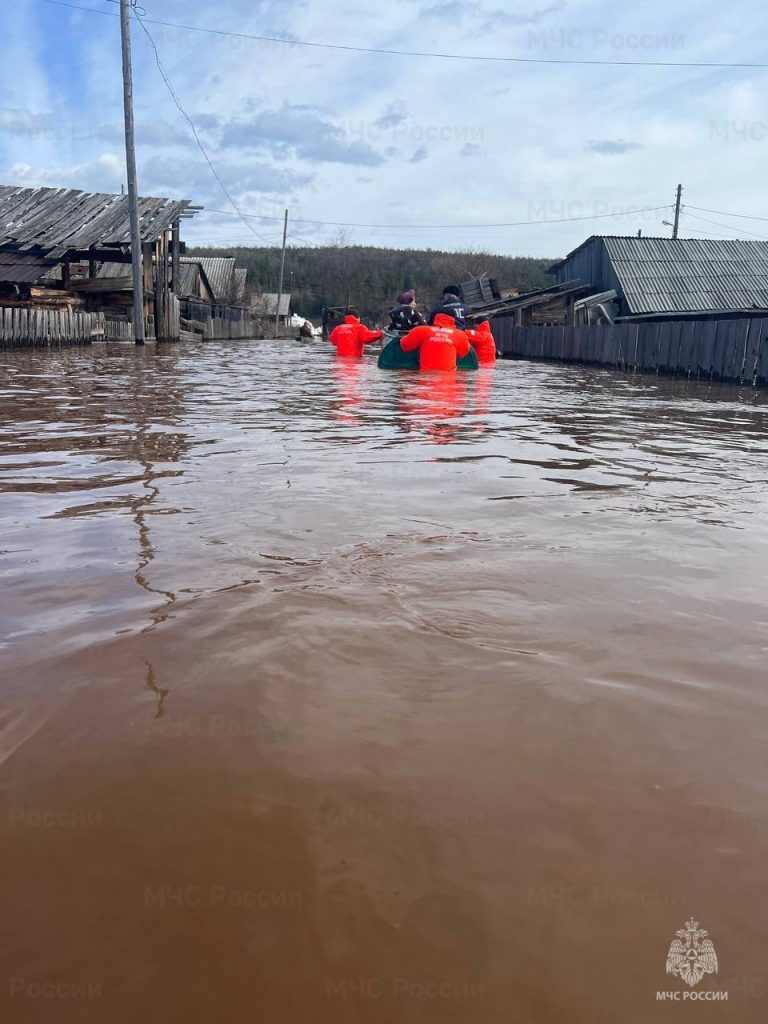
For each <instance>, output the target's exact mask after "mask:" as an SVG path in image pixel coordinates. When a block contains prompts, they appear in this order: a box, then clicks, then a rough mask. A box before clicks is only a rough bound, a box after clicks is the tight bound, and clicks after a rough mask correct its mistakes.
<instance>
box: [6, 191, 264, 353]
mask: <svg viewBox="0 0 768 1024" xmlns="http://www.w3.org/2000/svg"><path fill="white" fill-rule="evenodd" d="M199 209H200V207H194V206H192V204H191V202H190V201H189V200H187V199H181V200H174V199H165V198H160V197H144V198H141V199H140V200H139V231H140V235H141V243H142V244H141V249H142V253H141V255H142V265H143V278H144V314H145V320H146V326H147V335H148V337H149V338H155V339H156V340H157V341H178V340H179V339H180V338H181V337H189V338H193V337H225V338H226V337H247V336H249V335H250V334H251V333H252V330H253V326H252V318H251V317H250V314H249V313H248V312H247V311H246V310H245V309H244V308H243V301H242V295H243V293H244V291H245V272H244V271H242V270H238V269H237V268H236V267H235V261H234V259H229V258H228V259H214V258H205V257H186V256H184V255H182V248H183V245H182V242H181V238H180V227H181V221H182V220H184V219H186V218H188V217H192V216H194V214H195V212H196V211H197V210H199ZM130 264H131V246H130V225H129V220H128V200H127V197H126V196H124V195H118V194H114V193H92V192H83V191H79V190H77V189H64V188H23V187H18V186H13V185H2V186H0V343H2V344H5V345H27V344H32V345H34V344H50V343H58V344H67V343H69V344H83V343H88V342H89V341H91V340H94V339H97V338H125V339H130V338H131V337H132V327H131V305H132V291H133V284H132V279H131V266H130Z"/></svg>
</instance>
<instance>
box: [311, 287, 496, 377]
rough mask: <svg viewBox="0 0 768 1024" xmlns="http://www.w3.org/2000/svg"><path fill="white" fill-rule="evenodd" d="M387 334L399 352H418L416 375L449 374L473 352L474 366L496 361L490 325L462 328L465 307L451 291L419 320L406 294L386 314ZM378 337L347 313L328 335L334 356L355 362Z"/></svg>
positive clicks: (413, 294)
mask: <svg viewBox="0 0 768 1024" xmlns="http://www.w3.org/2000/svg"><path fill="white" fill-rule="evenodd" d="M388 315H389V324H388V327H387V331H388V333H389V334H390V335H394V336H397V337H399V339H400V347H401V349H402V350H403V352H418V358H419V369H421V370H455V369H456V364H457V361H458V360H459V359H460V358H462V356H466V355H467V354H468V353H469V351H470V347H471V348H473V349H474V351H475V353H476V355H477V359H478V362H479V363H492V362H494V361H495V359H496V342H495V340H494V337H493V334H492V333H491V325H490V324H489V322H488V321H487V320H483V321H482V322H481V323H480V324H478V325H477V327H476V328H473V329H470V328H467V307H466V306H465V305H464V303H463V302H462V301H461V292H460V290H459V289H458V288H457V287H456V286H455V285H448V286H447V287H446V288H445V289H443V297H442V299H441V301H440V302H438V303H437V305H436V306H435V307H434V308H433V309H432V310H431V312H430V313H429V315H428V317H425V316H424V315H423V314H422V313H421V312H420V311H419V309H418V307H417V305H416V292H415V291H414V290H413V289H412V288H409V289H408V290H407V291H404V292H403V293H402V294H401V295H398V297H397V304H396V305H395V306H393V308H392V309H390V310H389V313H388ZM383 337H384V331H372V330H369V329H368V328H367V327H366V326H365V324H363V323H361V322H360V317H359V316H358V314H357V311H356V310H354V309H350V310H348V311H347V315H346V316H345V317H344V322H343V323H341V324H339V325H338V326H337V327H335V328H334V329H333V330H332V331H331V335H330V339H329V340H330V342H331V344H332V345H333V346H334V347H335V348H336V354H337V355H339V356H345V357H348V358H359V357H360V356H362V354H363V352H364V351H365V346H366V345H369V344H371V343H372V342H375V341H380V340H381V339H382V338H383Z"/></svg>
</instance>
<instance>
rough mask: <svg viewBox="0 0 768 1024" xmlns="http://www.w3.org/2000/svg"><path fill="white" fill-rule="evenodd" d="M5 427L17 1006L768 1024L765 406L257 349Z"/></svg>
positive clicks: (99, 381)
mask: <svg viewBox="0 0 768 1024" xmlns="http://www.w3.org/2000/svg"><path fill="white" fill-rule="evenodd" d="M0 409H1V412H2V421H3V429H2V432H1V433H0V470H1V476H0V512H1V514H2V535H1V537H0V549H1V550H0V572H1V573H2V581H1V583H2V589H1V590H0V616H1V620H0V625H1V626H2V638H1V644H2V646H0V668H1V669H2V680H1V681H0V698H1V699H2V706H3V713H2V719H1V722H2V732H1V733H0V737H1V738H0V762H1V763H0V777H1V780H2V789H1V790H0V791H1V792H2V800H3V805H4V806H3V811H2V818H1V819H0V820H1V822H2V831H3V847H4V849H5V852H6V854H7V856H6V858H5V864H6V866H5V867H4V869H3V871H2V875H0V878H1V879H2V887H3V907H4V915H3V918H4V921H3V931H4V933H5V937H6V939H7V942H6V943H5V944H6V946H7V947H8V950H9V956H8V966H7V970H6V972H5V973H6V975H7V976H6V977H5V978H4V979H3V980H2V984H3V1002H4V1004H5V1014H4V1019H7V1020H9V1021H13V1022H14V1024H17V1022H18V1024H22V1022H27V1021H35V1022H37V1021H55V1022H56V1024H66V1022H70V1021H72V1022H77V1024H91V1022H93V1024H96V1022H99V1024H103V1022H104V1021H110V1022H111V1024H122V1022H126V1024H128V1022H130V1024H135V1022H136V1021H147V1024H168V1022H173V1024H175V1022H177V1021H178V1022H185V1024H197V1022H200V1024H213V1022H219V1021H221V1022H225V1021H226V1022H227V1024H229V1022H240V1021H242V1022H248V1024H251V1022H264V1024H294V1022H295V1024H325V1022H329V1024H330V1022H333V1024H359V1022H363V1021H364V1022H366V1024H369V1022H370V1024H377V1022H380V1024H433V1022H434V1024H438V1022H439V1024H452V1022H455V1024H475V1022H477V1024H507V1022H514V1024H528V1022H530V1024H545V1022H546V1024H617V1022H621V1024H634V1022H637V1024H655V1022H657V1021H659V1022H661V1021H668V1020H670V1019H672V1016H674V1017H675V1018H676V1019H677V1018H680V1019H682V1018H681V1017H680V1012H682V1013H683V1014H684V1016H685V1019H689V1018H690V1019H693V1016H692V1015H694V1014H695V1015H698V1014H703V1015H704V1016H706V1018H707V1019H708V1020H718V1021H720V1020H722V1021H739V1022H740V1024H752V1022H755V1024H756V1022H758V1021H760V1022H764V1021H765V1020H766V1018H767V1017H768V968H766V958H765V950H766V940H767V939H768V924H767V923H766V915H765V865H766V863H768V812H767V811H766V807H767V806H768V801H767V797H768V776H767V773H766V741H765V737H766V734H768V687H766V679H767V678H768V676H767V674H766V648H768V624H767V622H766V618H767V616H766V593H767V592H768V585H767V584H766V580H767V579H768V509H767V506H766V485H767V478H768V457H767V456H768V435H767V434H766V427H767V426H768V396H766V394H764V393H755V392H751V391H749V390H747V389H744V390H742V391H737V390H734V389H730V388H720V387H712V388H708V387H706V386H703V385H696V384H694V385H689V384H687V383H684V382H679V381H674V380H664V379H657V378H653V377H630V376H623V375H621V374H615V373H610V372H603V371H600V370H593V369H589V368H584V367H575V368H574V367H561V366H552V365H543V364H529V363H510V362H502V363H499V364H497V365H496V366H495V367H492V368H490V369H485V370H481V371H480V372H479V373H476V374H472V375H459V376H458V377H457V378H456V379H440V380H439V381H437V382H435V381H434V380H430V378H429V377H428V376H427V375H421V376H420V375H419V374H415V373H399V374H398V373H389V374H387V373H384V372H380V371H378V370H377V368H376V366H375V361H374V360H370V357H369V359H367V360H366V361H364V362H360V363H351V364H349V363H347V364H344V363H339V362H334V361H333V360H332V357H331V354H330V351H329V349H328V348H327V347H325V346H321V345H320V344H318V343H315V344H310V345H294V344H292V343H275V342H252V343H251V342H244V343H229V342H228V343H210V344H206V345H197V346H195V345H187V346H176V347H172V348H165V349H161V350H160V351H155V349H154V348H147V349H146V350H144V351H136V350H134V349H133V348H127V347H126V348H108V349H107V348H97V347H94V348H92V349H80V350H69V351H60V352H59V351H54V352H4V353H0ZM691 918H693V919H695V920H696V921H698V922H699V923H700V926H701V928H703V929H706V930H707V931H708V933H709V938H710V939H711V941H712V942H713V944H714V949H715V950H716V955H717V958H718V973H717V974H706V975H704V977H703V978H702V979H701V980H700V981H696V982H695V984H694V985H690V984H688V983H686V982H685V981H683V980H682V979H681V978H680V977H678V976H676V975H674V974H668V973H667V971H666V962H667V952H668V950H669V947H670V943H671V942H672V941H673V940H674V939H675V933H676V932H677V931H678V930H679V929H683V930H684V929H685V926H686V922H687V921H688V920H689V919H691ZM686 941H687V940H686ZM676 992H677V993H680V994H681V995H680V996H679V998H680V999H682V997H683V996H685V997H686V1000H687V1001H693V999H692V995H696V994H698V995H699V996H700V999H701V1000H704V999H705V998H706V999H707V1000H710V1001H713V1002H714V1001H717V1000H720V1002H721V1003H722V1002H723V1000H722V993H723V992H727V993H728V998H727V1003H725V1004H724V1005H719V1006H715V1005H712V1006H711V1007H710V1009H709V1010H703V1009H701V1008H699V1009H697V1010H696V1011H690V1012H687V1011H685V1010H682V1011H681V1010H680V1008H679V1007H677V1008H670V1007H668V1006H666V1005H663V1002H664V1000H662V999H661V998H660V997H659V994H660V993H671V994H672V996H674V993H676ZM705 993H711V995H710V996H705ZM718 993H720V995H719V996H718ZM697 1019H699V1018H698V1016H697ZM701 1019H703V1017H702V1018H701Z"/></svg>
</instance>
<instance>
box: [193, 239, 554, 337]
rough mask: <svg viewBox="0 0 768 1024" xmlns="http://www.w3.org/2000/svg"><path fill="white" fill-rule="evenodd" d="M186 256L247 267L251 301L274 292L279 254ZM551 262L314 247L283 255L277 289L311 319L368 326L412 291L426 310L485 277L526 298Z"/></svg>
mask: <svg viewBox="0 0 768 1024" xmlns="http://www.w3.org/2000/svg"><path fill="white" fill-rule="evenodd" d="M187 253H188V255H191V256H193V255H197V256H234V257H235V259H236V260H237V266H239V267H247V269H248V284H249V288H250V289H251V292H252V294H258V293H260V292H276V291H277V284H278V275H279V271H280V250H279V249H268V248H258V249H257V248H245V247H240V246H238V247H234V248H227V249H215V248H208V247H205V248H193V247H189V248H188V249H187ZM553 262H554V260H549V259H533V258H532V257H528V256H495V255H492V254H489V253H480V252H469V253H457V252H440V251H438V250H434V249H426V250H422V249H377V248H374V247H371V246H363V245H352V246H334V245H328V246H318V247H313V248H290V249H288V250H287V252H286V258H285V277H284V285H283V290H284V291H286V292H291V295H292V300H291V305H292V307H293V309H294V310H295V311H296V312H298V313H301V314H302V315H303V316H307V317H310V318H313V319H315V320H317V319H318V318H319V316H320V311H321V310H322V307H323V306H339V305H342V304H350V305H352V306H354V307H356V308H357V309H358V310H359V311H360V312H361V314H362V315H363V316H364V317H365V318H366V319H368V320H380V319H381V318H382V316H383V314H384V313H385V311H386V310H387V309H388V308H390V307H391V306H392V305H394V303H395V299H396V297H397V294H398V293H399V292H401V291H403V289H405V288H415V289H416V298H417V302H418V303H419V305H420V306H421V307H424V306H431V305H432V304H433V303H434V302H435V301H437V299H438V298H439V296H440V294H441V293H442V289H443V287H444V286H445V285H448V284H459V283H460V282H461V281H466V280H467V278H469V277H470V276H472V275H475V274H481V273H482V272H483V271H485V272H486V273H487V274H488V276H489V277H492V278H496V280H497V281H498V283H499V286H500V287H501V288H502V289H506V288H516V289H518V290H519V291H521V292H523V291H532V290H533V289H536V288H544V287H546V286H547V285H548V284H552V282H553V278H551V277H549V276H548V275H547V274H545V272H544V271H545V269H546V268H547V267H548V266H551V265H552V263H553Z"/></svg>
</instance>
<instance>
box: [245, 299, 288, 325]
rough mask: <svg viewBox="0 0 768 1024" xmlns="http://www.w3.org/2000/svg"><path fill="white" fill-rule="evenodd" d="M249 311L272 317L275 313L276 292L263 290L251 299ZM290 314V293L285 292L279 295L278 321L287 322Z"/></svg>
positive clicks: (257, 314)
mask: <svg viewBox="0 0 768 1024" xmlns="http://www.w3.org/2000/svg"><path fill="white" fill-rule="evenodd" d="M251 311H252V312H253V313H254V314H255V315H256V316H261V317H264V316H266V317H274V316H275V314H276V313H277V292H264V293H263V294H262V295H255V296H254V297H253V298H252V299H251ZM290 315H291V294H290V292H286V293H285V294H283V295H281V296H280V312H279V322H280V323H281V324H283V325H285V324H287V322H288V318H289V317H290Z"/></svg>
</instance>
